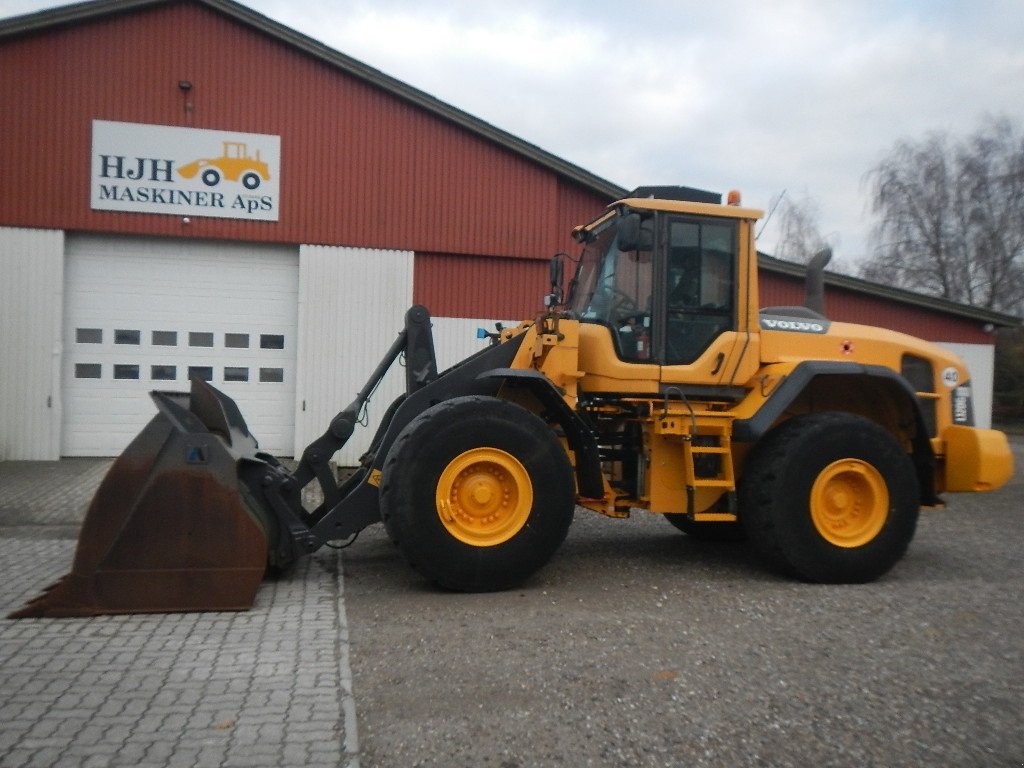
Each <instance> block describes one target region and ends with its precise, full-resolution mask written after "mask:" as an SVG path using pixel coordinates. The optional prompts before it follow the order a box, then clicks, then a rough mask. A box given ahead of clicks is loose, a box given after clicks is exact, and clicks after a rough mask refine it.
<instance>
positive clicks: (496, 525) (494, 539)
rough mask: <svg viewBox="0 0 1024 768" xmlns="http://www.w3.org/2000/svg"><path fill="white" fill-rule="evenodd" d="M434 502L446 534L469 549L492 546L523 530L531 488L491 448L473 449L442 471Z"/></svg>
mask: <svg viewBox="0 0 1024 768" xmlns="http://www.w3.org/2000/svg"><path fill="white" fill-rule="evenodd" d="M436 499H437V514H438V517H440V518H441V524H442V525H444V527H445V528H446V529H447V530H448V533H450V534H451V535H452V536H454V537H455V538H456V539H458V540H459V541H461V542H464V543H466V544H470V545H472V546H474V547H493V546H495V545H496V544H501V543H503V542H506V541H508V540H509V539H511V538H512V537H513V536H515V535H516V534H517V533H519V531H520V530H521V529H522V527H523V526H524V525H526V521H527V519H528V518H529V517H530V510H531V509H532V508H533V484H532V483H531V482H530V474H529V473H528V472H527V471H526V468H525V467H524V466H523V465H522V464H520V463H519V460H518V459H516V457H515V456H512V455H511V454H508V453H505V451H500V450H498V449H497V448H473V449H472V450H469V451H466V452H465V453H463V454H460V455H459V456H456V457H455V458H454V459H453V460H452V461H451V463H449V464H448V466H447V467H445V470H444V472H442V473H441V477H440V479H439V480H438V481H437V492H436Z"/></svg>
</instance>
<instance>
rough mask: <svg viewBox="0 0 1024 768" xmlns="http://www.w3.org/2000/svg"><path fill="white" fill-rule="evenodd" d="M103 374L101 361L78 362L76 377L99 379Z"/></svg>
mask: <svg viewBox="0 0 1024 768" xmlns="http://www.w3.org/2000/svg"><path fill="white" fill-rule="evenodd" d="M102 375H103V366H102V365H100V364H99V363H76V364H75V378H76V379H99V378H101V377H102Z"/></svg>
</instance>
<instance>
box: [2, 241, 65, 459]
mask: <svg viewBox="0 0 1024 768" xmlns="http://www.w3.org/2000/svg"><path fill="white" fill-rule="evenodd" d="M63 292H64V233H63V232H60V231H55V230H42V229H14V228H9V227H0V460H13V459H35V460H55V459H57V458H59V456H60V422H61V393H60V358H61V313H62V306H63V299H62V296H63Z"/></svg>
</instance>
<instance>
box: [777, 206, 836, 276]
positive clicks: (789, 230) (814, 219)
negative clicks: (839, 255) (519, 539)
mask: <svg viewBox="0 0 1024 768" xmlns="http://www.w3.org/2000/svg"><path fill="white" fill-rule="evenodd" d="M777 205H778V212H779V229H780V235H779V242H778V246H777V247H778V253H777V254H776V255H777V256H778V257H779V258H780V259H786V260H787V261H796V262H799V263H801V264H806V263H807V262H809V261H810V260H811V257H812V256H814V254H816V253H818V252H819V251H821V250H822V249H823V248H825V247H827V245H828V243H827V242H826V241H825V238H824V237H823V236H822V234H821V227H820V225H819V223H818V220H819V218H820V215H821V214H820V209H819V208H818V204H817V203H816V202H815V201H813V200H812V199H811V198H809V197H806V196H805V197H803V198H801V199H800V200H793V199H792V198H783V199H781V200H780V201H779V202H778V203H777Z"/></svg>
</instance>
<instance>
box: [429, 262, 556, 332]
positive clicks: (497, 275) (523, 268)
mask: <svg viewBox="0 0 1024 768" xmlns="http://www.w3.org/2000/svg"><path fill="white" fill-rule="evenodd" d="M413 287H414V290H413V299H414V300H415V302H416V303H417V304H423V305H424V306H426V307H427V309H429V310H430V313H431V314H432V315H434V316H445V317H464V318H477V317H510V318H511V317H515V318H519V319H520V320H523V319H527V318H533V317H534V316H535V315H536V314H537V313H538V312H539V311H540V310H541V309H542V307H543V300H544V295H545V294H546V293H548V291H549V290H550V286H549V283H548V265H547V262H544V261H537V260H532V259H493V258H492V259H489V258H486V257H483V256H456V255H452V254H434V253H417V254H416V278H415V281H414V283H413Z"/></svg>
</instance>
